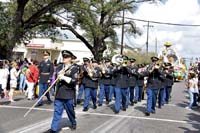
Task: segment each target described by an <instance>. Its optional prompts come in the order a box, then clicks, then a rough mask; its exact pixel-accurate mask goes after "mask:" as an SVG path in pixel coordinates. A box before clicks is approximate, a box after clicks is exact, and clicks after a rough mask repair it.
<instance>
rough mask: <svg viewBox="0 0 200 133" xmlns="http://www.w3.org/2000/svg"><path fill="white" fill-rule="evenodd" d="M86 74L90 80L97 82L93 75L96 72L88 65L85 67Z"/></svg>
mask: <svg viewBox="0 0 200 133" xmlns="http://www.w3.org/2000/svg"><path fill="white" fill-rule="evenodd" d="M85 70H86V72H87V73H88V76H89V77H90V78H91V79H92V80H97V78H95V77H94V75H95V74H96V70H95V68H94V67H93V66H92V64H89V66H86V67H85Z"/></svg>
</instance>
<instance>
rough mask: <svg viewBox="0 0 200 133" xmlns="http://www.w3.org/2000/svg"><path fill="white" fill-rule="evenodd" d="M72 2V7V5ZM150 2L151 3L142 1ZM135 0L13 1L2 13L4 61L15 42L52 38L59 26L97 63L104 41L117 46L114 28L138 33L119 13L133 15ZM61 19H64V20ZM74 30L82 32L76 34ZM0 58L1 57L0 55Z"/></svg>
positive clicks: (0, 41)
mask: <svg viewBox="0 0 200 133" xmlns="http://www.w3.org/2000/svg"><path fill="white" fill-rule="evenodd" d="M72 1H73V4H72ZM144 1H150V0H143V1H140V2H144ZM134 3H137V2H135V0H126V1H125V0H108V1H105V0H42V1H38V0H15V1H14V0H12V2H9V3H6V4H7V5H6V8H3V9H4V10H3V11H2V12H3V14H2V15H4V16H8V17H5V18H9V19H6V20H7V21H8V22H7V25H5V26H6V27H7V30H6V31H4V32H3V33H0V36H1V35H5V38H3V39H1V40H0V45H1V46H4V47H5V51H6V52H5V53H7V56H5V57H4V58H7V57H9V56H10V53H11V51H12V49H13V47H15V45H16V44H17V43H21V42H24V43H27V41H28V40H30V39H31V38H32V37H33V36H34V35H35V34H41V35H44V36H48V37H51V38H54V37H55V35H56V34H58V31H57V29H56V28H55V27H62V28H65V29H68V30H70V31H72V33H74V34H75V35H76V37H77V38H79V39H80V40H81V41H82V42H83V43H85V45H86V46H87V47H88V48H89V49H90V50H91V52H92V53H93V55H94V57H95V59H97V60H100V58H101V57H102V53H103V51H104V50H105V49H106V41H105V40H106V39H110V40H111V41H112V42H113V43H116V40H117V37H116V32H115V28H117V27H119V26H121V25H126V31H128V32H129V33H132V35H134V34H136V33H140V32H139V30H138V29H137V28H136V25H135V23H134V22H133V21H125V22H124V23H122V21H121V18H120V17H119V16H120V13H121V12H122V11H123V10H125V11H126V12H128V11H129V12H134V11H135V10H136V9H137V8H136V5H135V4H134ZM62 18H65V21H63V19H62ZM77 27H79V28H81V29H82V30H84V31H85V34H84V35H81V34H79V33H78V32H77ZM0 58H2V57H1V56H0Z"/></svg>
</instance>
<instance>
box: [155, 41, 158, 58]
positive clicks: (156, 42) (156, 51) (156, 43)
mask: <svg viewBox="0 0 200 133" xmlns="http://www.w3.org/2000/svg"><path fill="white" fill-rule="evenodd" d="M155 53H156V54H158V40H157V37H156V39H155Z"/></svg>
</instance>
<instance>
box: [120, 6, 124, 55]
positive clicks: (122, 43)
mask: <svg viewBox="0 0 200 133" xmlns="http://www.w3.org/2000/svg"><path fill="white" fill-rule="evenodd" d="M123 49H124V9H123V12H122V38H121V52H120V54H121V55H123Z"/></svg>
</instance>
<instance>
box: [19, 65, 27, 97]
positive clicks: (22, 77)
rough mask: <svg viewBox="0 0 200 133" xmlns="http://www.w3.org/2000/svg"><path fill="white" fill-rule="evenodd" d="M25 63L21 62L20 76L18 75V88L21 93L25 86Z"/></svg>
mask: <svg viewBox="0 0 200 133" xmlns="http://www.w3.org/2000/svg"><path fill="white" fill-rule="evenodd" d="M27 68H28V67H27V65H26V64H25V63H23V64H22V66H21V68H20V70H21V72H20V76H19V78H20V79H19V90H20V92H21V94H22V93H23V92H24V90H25V87H26V74H25V73H26V70H27Z"/></svg>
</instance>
